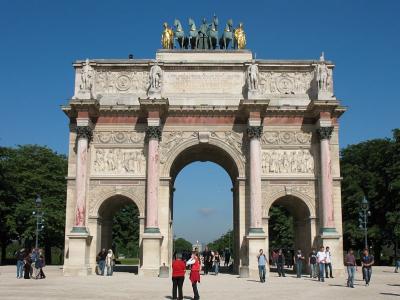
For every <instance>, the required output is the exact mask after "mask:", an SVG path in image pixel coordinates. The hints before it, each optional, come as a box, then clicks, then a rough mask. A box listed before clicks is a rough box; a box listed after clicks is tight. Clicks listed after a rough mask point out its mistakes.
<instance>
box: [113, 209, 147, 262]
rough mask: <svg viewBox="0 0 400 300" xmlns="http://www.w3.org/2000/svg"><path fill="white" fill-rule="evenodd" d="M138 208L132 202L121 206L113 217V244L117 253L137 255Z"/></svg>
mask: <svg viewBox="0 0 400 300" xmlns="http://www.w3.org/2000/svg"><path fill="white" fill-rule="evenodd" d="M139 228H140V226H139V209H138V208H137V206H136V205H134V204H128V205H126V206H124V207H123V208H121V209H120V210H119V211H118V212H117V213H116V214H115V215H114V217H113V225H112V235H113V246H114V247H115V251H116V254H117V255H121V254H123V255H125V257H130V258H133V257H139Z"/></svg>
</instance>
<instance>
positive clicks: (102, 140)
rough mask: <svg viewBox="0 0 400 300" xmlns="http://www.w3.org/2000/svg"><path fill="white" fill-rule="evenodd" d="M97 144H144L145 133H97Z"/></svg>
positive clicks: (95, 135)
mask: <svg viewBox="0 0 400 300" xmlns="http://www.w3.org/2000/svg"><path fill="white" fill-rule="evenodd" d="M93 142H94V143H96V144H143V142H144V132H143V133H142V132H133V131H95V132H94V139H93Z"/></svg>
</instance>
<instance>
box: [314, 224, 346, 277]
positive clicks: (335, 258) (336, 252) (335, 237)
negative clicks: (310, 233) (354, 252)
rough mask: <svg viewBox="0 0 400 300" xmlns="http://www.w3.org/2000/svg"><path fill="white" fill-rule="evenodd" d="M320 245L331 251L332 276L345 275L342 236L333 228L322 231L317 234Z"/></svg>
mask: <svg viewBox="0 0 400 300" xmlns="http://www.w3.org/2000/svg"><path fill="white" fill-rule="evenodd" d="M319 239H320V245H323V246H324V247H327V246H328V247H329V250H330V251H331V253H332V269H333V276H334V277H342V276H344V275H346V271H345V267H344V264H343V257H344V255H343V242H342V236H341V235H340V234H339V233H338V232H337V231H336V230H335V231H332V230H330V231H329V230H328V231H324V232H323V233H321V234H320V235H319Z"/></svg>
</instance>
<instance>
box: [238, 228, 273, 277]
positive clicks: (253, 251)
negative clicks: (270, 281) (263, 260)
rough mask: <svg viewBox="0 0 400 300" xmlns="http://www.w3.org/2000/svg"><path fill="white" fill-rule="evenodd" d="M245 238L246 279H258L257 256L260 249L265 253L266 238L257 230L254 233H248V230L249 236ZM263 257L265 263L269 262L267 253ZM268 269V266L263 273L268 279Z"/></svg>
mask: <svg viewBox="0 0 400 300" xmlns="http://www.w3.org/2000/svg"><path fill="white" fill-rule="evenodd" d="M246 238H247V243H248V249H249V252H248V255H249V257H248V262H249V265H248V267H247V268H248V277H250V278H254V279H259V273H258V262H257V255H258V254H259V251H260V249H263V250H264V251H266V249H265V239H266V238H267V236H266V235H265V234H264V232H263V231H262V232H260V231H259V230H257V231H256V232H253V233H250V230H249V235H247V236H246ZM264 254H265V256H266V257H267V261H268V260H269V255H268V253H265V252H264ZM268 270H269V268H268V264H267V265H266V266H265V271H266V274H265V276H266V277H268V276H269V272H268ZM241 271H243V272H244V273H245V272H246V270H245V269H243V270H242V268H241Z"/></svg>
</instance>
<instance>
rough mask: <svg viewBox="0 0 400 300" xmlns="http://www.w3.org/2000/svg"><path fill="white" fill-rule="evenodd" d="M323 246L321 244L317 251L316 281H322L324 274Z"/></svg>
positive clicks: (324, 254)
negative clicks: (317, 269)
mask: <svg viewBox="0 0 400 300" xmlns="http://www.w3.org/2000/svg"><path fill="white" fill-rule="evenodd" d="M324 249H325V248H324V246H321V247H320V248H319V251H318V253H317V263H318V268H319V272H318V281H321V282H324V281H325V279H324V274H325V263H326V253H325V250H324Z"/></svg>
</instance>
